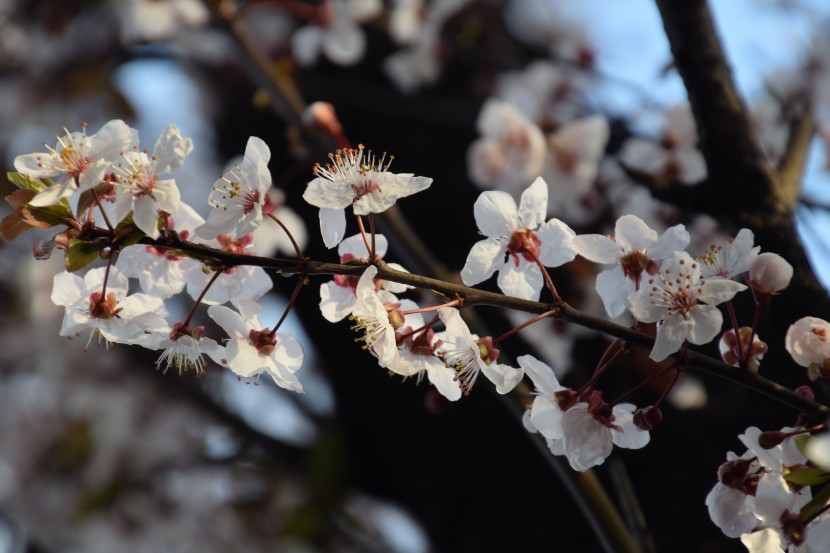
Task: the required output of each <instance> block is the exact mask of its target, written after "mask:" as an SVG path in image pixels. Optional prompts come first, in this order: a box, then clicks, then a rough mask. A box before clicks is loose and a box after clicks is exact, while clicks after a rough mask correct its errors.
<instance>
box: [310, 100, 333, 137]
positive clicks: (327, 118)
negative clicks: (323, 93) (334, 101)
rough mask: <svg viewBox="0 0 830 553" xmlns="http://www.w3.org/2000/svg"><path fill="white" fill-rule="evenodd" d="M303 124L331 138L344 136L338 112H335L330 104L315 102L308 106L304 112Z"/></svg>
mask: <svg viewBox="0 0 830 553" xmlns="http://www.w3.org/2000/svg"><path fill="white" fill-rule="evenodd" d="M303 123H304V124H305V125H306V126H308V127H311V128H312V129H317V130H319V131H322V132H324V133H326V134H328V135H329V136H339V135H341V134H343V127H342V126H341V125H340V120H339V119H337V112H335V111H334V106H333V105H331V104H330V103H328V102H314V103H313V104H311V105H310V106H308V107H307V108H306V110H305V111H304V112H303Z"/></svg>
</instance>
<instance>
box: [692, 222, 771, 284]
mask: <svg viewBox="0 0 830 553" xmlns="http://www.w3.org/2000/svg"><path fill="white" fill-rule="evenodd" d="M754 242H755V235H754V234H752V231H751V230H749V229H741V230H740V231H738V234H737V236H735V239H734V240H726V242H725V243H724V244H712V245H710V246H709V249H707V250H706V252H705V253H704V254H703V255H699V256H696V257H695V259H697V260H698V261H700V275H701V277H702V278H712V277H722V278H729V279H735V278H737V277H739V276H740V275H742V274H743V273H745V272H747V271H748V270H749V266H750V265H751V264H752V262H753V260H754V259H755V258H756V257H757V256H758V252H759V251H761V247H760V246H753V244H754Z"/></svg>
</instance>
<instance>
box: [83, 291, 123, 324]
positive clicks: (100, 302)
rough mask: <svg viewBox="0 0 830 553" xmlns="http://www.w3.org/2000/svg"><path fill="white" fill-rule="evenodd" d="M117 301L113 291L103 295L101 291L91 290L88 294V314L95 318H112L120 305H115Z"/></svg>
mask: <svg viewBox="0 0 830 553" xmlns="http://www.w3.org/2000/svg"><path fill="white" fill-rule="evenodd" d="M117 303H118V296H116V295H115V292H110V293H108V294H107V296H106V297H104V296H103V295H102V294H101V292H93V293H92V294H90V295H89V316H90V317H94V318H96V319H104V320H107V319H112V318H113V317H115V316H116V315H118V312H119V311H121V308H120V307H116V304H117Z"/></svg>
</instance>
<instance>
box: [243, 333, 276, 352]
mask: <svg viewBox="0 0 830 553" xmlns="http://www.w3.org/2000/svg"><path fill="white" fill-rule="evenodd" d="M248 343H249V344H251V346H253V347H254V348H255V349H256V350H257V351H258V352H259V354H260V355H261V356H263V357H268V356H269V355H271V354H272V353H273V352H274V348H276V347H277V335H276V334H271V331H270V330H254V329H251V331H250V332H248Z"/></svg>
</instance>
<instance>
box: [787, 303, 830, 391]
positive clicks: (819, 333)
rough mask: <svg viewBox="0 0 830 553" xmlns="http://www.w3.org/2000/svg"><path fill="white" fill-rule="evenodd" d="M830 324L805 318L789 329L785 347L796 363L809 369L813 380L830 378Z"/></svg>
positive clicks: (821, 320) (816, 319) (815, 318)
mask: <svg viewBox="0 0 830 553" xmlns="http://www.w3.org/2000/svg"><path fill="white" fill-rule="evenodd" d="M828 334H830V323H828V322H827V321H825V320H823V319H819V318H817V317H804V318H803V319H799V320H798V321H796V322H795V324H793V325H790V328H789V329H787V337H786V340H785V347H786V348H787V351H788V352H789V353H790V355H791V356H792V358H793V359H794V360H795V362H796V363H798V364H799V365H801V366H802V367H807V368H808V369H809V373H808V374H809V376H810V379H811V380H815V379H816V378H818V377H819V376H821V377H823V378H826V377H827V376H830V342H828Z"/></svg>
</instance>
